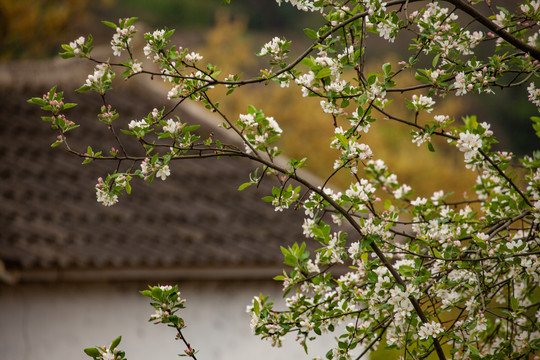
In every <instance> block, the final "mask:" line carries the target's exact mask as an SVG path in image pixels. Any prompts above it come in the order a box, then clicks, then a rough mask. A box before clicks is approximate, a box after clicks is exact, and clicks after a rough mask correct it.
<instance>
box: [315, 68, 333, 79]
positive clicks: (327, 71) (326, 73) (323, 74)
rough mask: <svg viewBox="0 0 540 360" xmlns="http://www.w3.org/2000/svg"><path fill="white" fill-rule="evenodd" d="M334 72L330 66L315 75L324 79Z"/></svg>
mask: <svg viewBox="0 0 540 360" xmlns="http://www.w3.org/2000/svg"><path fill="white" fill-rule="evenodd" d="M331 74H332V69H330V68H322V69H321V70H320V71H319V72H318V73H317V76H315V79H322V78H325V77H327V76H330V75H331Z"/></svg>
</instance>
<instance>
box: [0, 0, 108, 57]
mask: <svg viewBox="0 0 540 360" xmlns="http://www.w3.org/2000/svg"><path fill="white" fill-rule="evenodd" d="M107 1H109V2H110V0H101V1H98V2H95V1H94V2H92V1H90V0H17V1H13V0H0V59H12V58H21V57H41V56H46V55H50V54H49V53H50V52H53V50H52V49H54V52H57V50H58V43H59V42H60V39H61V38H62V36H63V35H65V33H66V31H67V30H68V29H69V28H74V27H76V26H78V25H79V24H81V23H82V22H83V20H84V19H85V18H86V16H87V14H88V12H87V10H88V8H89V6H90V5H92V6H96V5H97V6H99V5H101V4H105V3H106V2H107Z"/></svg>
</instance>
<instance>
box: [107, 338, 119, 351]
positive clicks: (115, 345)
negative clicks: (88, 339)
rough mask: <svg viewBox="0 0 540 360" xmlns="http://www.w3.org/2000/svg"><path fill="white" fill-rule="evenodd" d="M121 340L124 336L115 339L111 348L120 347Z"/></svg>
mask: <svg viewBox="0 0 540 360" xmlns="http://www.w3.org/2000/svg"><path fill="white" fill-rule="evenodd" d="M120 341H122V336H119V337H117V338H116V339H114V340H113V342H112V343H111V346H110V347H109V349H111V350H114V349H115V348H116V347H118V345H119V344H120Z"/></svg>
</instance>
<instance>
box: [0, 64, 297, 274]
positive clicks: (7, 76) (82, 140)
mask: <svg viewBox="0 0 540 360" xmlns="http://www.w3.org/2000/svg"><path fill="white" fill-rule="evenodd" d="M58 66H59V65H57V64H56V62H52V63H42V64H41V65H35V64H26V65H22V66H14V65H9V66H8V65H3V66H2V67H0V99H1V102H2V106H1V107H0V114H1V115H0V137H1V142H0V159H1V161H0V229H1V230H0V260H2V261H3V262H4V264H5V266H6V267H7V269H8V272H11V273H14V272H18V273H19V274H23V275H24V274H25V272H26V273H32V272H33V273H34V274H39V273H46V272H51V271H54V272H55V273H56V274H62V273H68V272H70V271H72V272H74V271H75V272H76V271H80V272H89V271H102V270H108V271H113V273H114V271H116V270H118V271H126V270H130V269H132V270H134V269H137V270H138V271H139V272H140V271H143V272H144V270H148V271H150V270H152V269H154V270H156V269H162V270H166V269H178V272H177V275H176V276H180V277H181V276H182V274H181V271H183V270H182V269H184V271H188V270H189V269H191V270H189V271H192V272H193V271H195V272H196V270H197V269H198V268H201V269H202V268H205V269H212V268H215V269H229V268H236V269H255V268H257V267H270V268H272V269H275V268H279V267H281V266H282V265H281V264H282V259H283V258H282V254H281V252H280V250H279V245H282V244H284V243H291V242H293V241H303V236H302V234H301V232H302V230H301V223H302V213H301V212H288V213H276V212H274V210H273V208H272V207H271V206H270V205H268V204H266V203H264V202H262V201H261V200H260V199H261V197H262V196H263V195H264V194H263V192H261V191H255V189H252V188H254V187H252V188H248V189H246V190H244V191H243V192H240V193H239V192H238V191H237V190H236V189H237V187H238V185H239V184H241V183H243V182H245V181H246V179H247V176H248V173H249V171H250V169H251V168H252V166H253V164H251V163H250V162H248V161H245V160H244V159H231V158H228V159H221V160H216V159H207V160H194V161H192V160H186V161H180V162H177V163H175V164H173V166H172V175H171V176H170V177H169V179H167V181H161V180H159V179H158V180H155V181H154V182H153V183H152V185H151V186H147V185H146V184H144V183H142V182H140V181H134V183H133V192H132V195H131V196H125V197H122V198H121V199H120V203H119V204H117V205H115V206H113V207H110V208H108V207H104V206H102V205H99V204H98V203H97V202H96V198H95V192H94V189H93V188H94V185H95V183H96V179H97V178H98V177H99V176H105V175H106V174H107V173H108V172H111V171H112V170H113V169H112V168H110V166H111V164H105V163H100V162H93V163H91V164H88V165H84V166H82V165H81V160H80V159H78V158H75V157H74V156H72V155H69V154H67V153H66V152H64V151H63V150H60V149H59V148H56V149H52V148H51V147H50V144H51V143H52V142H53V141H54V138H55V136H56V135H55V133H54V132H53V131H51V130H50V128H49V125H48V123H45V122H42V121H40V116H42V115H45V114H43V112H42V111H41V110H40V109H39V107H38V106H36V105H32V104H28V103H27V102H26V100H27V99H28V98H30V97H33V96H40V95H41V94H42V93H43V92H44V91H46V90H48V88H50V86H51V85H52V84H54V82H53V81H54V79H55V74H56V75H58V73H55V71H57V70H58V69H57V68H58ZM40 69H41V70H40ZM47 72H49V74H46V73H47ZM44 73H45V74H44ZM51 74H52V75H51ZM51 79H52V80H51ZM81 79H82V80H81ZM83 80H84V75H83V76H82V77H80V78H79V79H78V80H77V81H78V82H79V83H82V82H83ZM64 82H65V84H67V85H65V86H64V87H65V88H66V89H68V90H69V89H73V87H74V86H75V85H74V84H73V83H72V82H70V81H66V80H64ZM65 95H66V97H67V100H68V101H71V102H78V103H79V104H80V105H79V106H77V107H76V108H74V109H71V110H70V111H69V113H68V114H69V115H68V118H71V119H72V120H74V121H75V122H76V123H78V124H80V125H81V127H80V128H79V129H77V130H75V131H74V132H73V136H72V137H71V142H72V143H77V144H80V145H79V148H83V147H82V145H84V144H91V145H93V147H94V148H98V149H99V148H100V147H103V149H108V148H109V147H110V146H111V145H114V144H112V143H107V141H104V140H103V138H102V135H103V133H104V131H105V130H106V129H105V128H104V125H103V124H101V123H100V122H99V121H97V119H96V114H97V112H98V111H99V105H100V102H99V101H100V99H99V97H98V96H96V94H84V97H83V96H78V95H75V94H74V93H73V92H68V91H66V94H65ZM92 95H93V96H92ZM110 96H111V97H110V100H111V101H110V102H111V103H112V104H113V105H114V107H115V108H116V109H117V110H118V112H119V113H120V114H121V119H119V121H124V122H127V121H130V120H131V119H140V118H142V117H143V116H144V115H145V114H147V113H148V112H150V111H151V110H152V108H153V107H154V106H155V105H156V104H155V103H154V102H152V101H151V99H154V98H155V96H156V95H155V94H154V93H153V90H149V89H145V88H143V89H141V90H140V91H137V92H129V91H127V90H126V92H124V93H123V94H122V93H120V92H115V91H112V92H111V95H110ZM180 116H181V118H182V121H185V122H198V121H199V120H198V119H196V118H195V117H194V116H193V115H192V114H191V115H190V113H189V112H182V111H181V112H180ZM266 188H267V187H266ZM0 265H1V264H0ZM59 276H60V275H59ZM246 276H247V277H249V274H246ZM113 277H114V276H113Z"/></svg>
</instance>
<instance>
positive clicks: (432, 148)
mask: <svg viewBox="0 0 540 360" xmlns="http://www.w3.org/2000/svg"><path fill="white" fill-rule="evenodd" d="M427 148H428V150H429V151H431V152H435V148H434V147H433V144H432V143H430V142H428V143H427Z"/></svg>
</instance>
